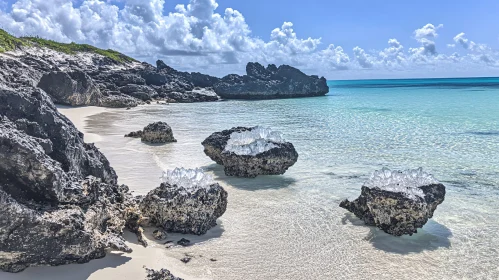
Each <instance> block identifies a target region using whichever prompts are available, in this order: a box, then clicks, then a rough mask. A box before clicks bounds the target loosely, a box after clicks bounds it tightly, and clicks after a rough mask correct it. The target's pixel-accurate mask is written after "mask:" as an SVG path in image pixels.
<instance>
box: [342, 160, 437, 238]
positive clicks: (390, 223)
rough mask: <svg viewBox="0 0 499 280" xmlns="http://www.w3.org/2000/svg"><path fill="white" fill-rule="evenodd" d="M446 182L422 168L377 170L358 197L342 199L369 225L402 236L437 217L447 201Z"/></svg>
mask: <svg viewBox="0 0 499 280" xmlns="http://www.w3.org/2000/svg"><path fill="white" fill-rule="evenodd" d="M444 198H445V186H444V185H443V184H441V183H440V182H439V181H438V180H436V179H435V178H434V177H433V176H432V175H430V174H428V173H426V172H424V171H423V169H422V168H419V169H414V170H406V171H391V170H389V169H386V168H384V169H383V170H381V171H375V172H374V173H373V174H372V175H371V177H370V179H369V180H367V181H366V182H365V183H364V185H363V186H362V192H361V195H360V196H359V197H358V198H357V199H356V200H354V201H352V202H350V201H348V200H347V199H346V200H344V201H342V202H341V204H340V207H342V208H345V209H347V210H348V211H350V212H352V213H353V214H355V215H356V216H357V217H358V218H360V219H362V220H363V221H364V222H365V223H366V224H367V225H370V226H376V227H378V228H380V229H382V230H383V231H384V232H386V233H388V234H391V235H395V236H401V235H404V234H409V235H412V234H414V233H416V232H417V229H418V228H421V227H423V226H424V225H425V224H426V222H428V219H430V218H431V217H433V212H434V211H435V210H436V209H437V206H438V205H439V204H441V203H442V202H443V201H444Z"/></svg>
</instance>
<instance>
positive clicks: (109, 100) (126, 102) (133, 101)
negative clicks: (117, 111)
mask: <svg viewBox="0 0 499 280" xmlns="http://www.w3.org/2000/svg"><path fill="white" fill-rule="evenodd" d="M140 103H141V101H140V100H138V99H137V98H133V97H131V96H128V95H122V94H120V95H109V96H105V97H103V98H102V99H101V106H102V107H109V108H127V110H128V109H130V107H137V106H138V105H139V104H140Z"/></svg>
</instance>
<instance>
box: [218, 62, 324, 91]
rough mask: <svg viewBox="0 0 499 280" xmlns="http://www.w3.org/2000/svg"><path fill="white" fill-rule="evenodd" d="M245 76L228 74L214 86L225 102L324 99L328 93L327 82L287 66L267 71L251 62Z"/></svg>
mask: <svg viewBox="0 0 499 280" xmlns="http://www.w3.org/2000/svg"><path fill="white" fill-rule="evenodd" d="M246 73H247V75H245V76H239V75H233V74H232V75H227V76H225V77H224V78H222V79H221V80H220V82H218V83H216V84H214V85H213V87H214V89H215V92H216V93H217V94H218V95H219V96H221V97H222V98H225V99H273V98H292V97H311V96H322V95H325V94H327V93H328V92H329V87H328V86H327V83H326V79H325V78H324V77H322V78H319V77H318V76H308V75H306V74H304V73H303V72H301V71H300V70H298V69H296V68H293V67H291V66H288V65H281V66H279V68H277V67H276V66H275V65H273V64H271V65H269V66H268V67H267V68H265V67H263V66H262V65H261V64H259V63H248V65H247V66H246Z"/></svg>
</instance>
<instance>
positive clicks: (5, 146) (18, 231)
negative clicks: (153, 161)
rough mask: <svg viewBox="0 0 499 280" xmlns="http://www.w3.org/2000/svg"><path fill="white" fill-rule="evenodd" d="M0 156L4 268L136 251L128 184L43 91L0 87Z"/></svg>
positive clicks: (14, 269)
mask: <svg viewBox="0 0 499 280" xmlns="http://www.w3.org/2000/svg"><path fill="white" fill-rule="evenodd" d="M0 158H1V160H0V213H2V215H1V216H0V241H1V242H0V252H2V253H1V257H0V269H1V270H4V271H9V272H19V271H22V270H24V269H25V268H27V267H29V266H40V265H62V264H69V263H84V262H88V261H90V260H92V259H96V258H102V257H104V256H105V254H106V250H107V249H109V248H111V249H114V250H119V251H124V252H131V249H130V248H129V247H128V246H127V245H126V244H125V241H124V239H123V238H122V236H121V233H122V230H123V228H124V227H125V223H126V219H125V216H124V209H126V208H127V207H130V205H132V204H133V203H132V202H131V201H130V199H129V197H130V194H129V191H128V188H127V187H126V186H119V185H117V184H116V181H117V176H116V174H115V172H114V170H113V169H112V168H111V167H110V166H109V162H108V161H107V159H106V158H105V157H104V155H103V154H101V153H100V152H99V150H98V149H97V148H96V147H95V146H94V145H92V144H86V143H84V142H83V134H82V133H80V132H79V131H78V130H77V129H76V128H75V127H74V125H73V124H72V123H71V122H70V121H69V120H68V119H67V118H65V117H64V116H63V115H61V114H60V113H59V112H58V111H57V109H56V108H55V106H54V104H53V103H52V101H51V100H50V98H49V97H48V95H47V94H46V93H45V92H44V91H42V90H40V89H35V88H30V87H18V88H16V90H12V89H8V88H2V87H0Z"/></svg>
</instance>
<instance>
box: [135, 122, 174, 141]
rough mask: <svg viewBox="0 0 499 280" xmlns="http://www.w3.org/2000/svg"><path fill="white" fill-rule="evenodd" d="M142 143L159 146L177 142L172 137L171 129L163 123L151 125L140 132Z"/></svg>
mask: <svg viewBox="0 0 499 280" xmlns="http://www.w3.org/2000/svg"><path fill="white" fill-rule="evenodd" d="M141 140H142V142H146V143H152V144H161V143H169V142H177V140H175V138H174V137H173V131H172V128H171V127H170V126H169V125H168V124H167V123H165V122H155V123H152V124H150V125H148V126H146V127H145V128H144V130H142V137H141Z"/></svg>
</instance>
